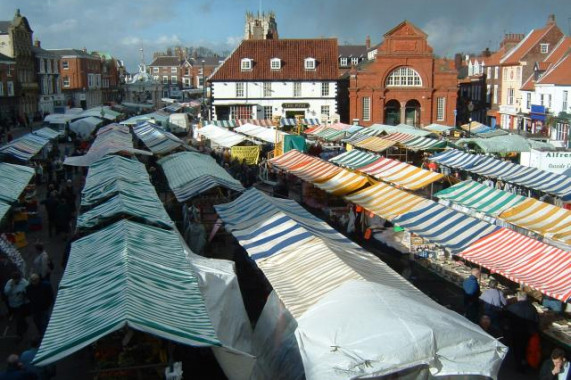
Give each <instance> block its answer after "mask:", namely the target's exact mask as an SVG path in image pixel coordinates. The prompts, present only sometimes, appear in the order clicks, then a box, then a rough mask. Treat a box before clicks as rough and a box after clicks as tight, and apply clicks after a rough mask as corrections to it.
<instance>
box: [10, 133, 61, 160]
mask: <svg viewBox="0 0 571 380" xmlns="http://www.w3.org/2000/svg"><path fill="white" fill-rule="evenodd" d="M49 142H50V140H49V139H47V138H45V137H42V136H38V135H35V134H33V133H28V134H25V135H24V136H22V137H20V138H17V139H16V140H13V141H11V142H9V143H8V144H6V145H4V146H2V147H0V155H3V154H6V155H8V156H12V157H14V158H16V159H18V160H21V161H29V160H30V159H31V158H32V157H34V156H35V155H36V154H38V153H39V151H40V150H42V148H43V147H44V146H46V145H47V143H49Z"/></svg>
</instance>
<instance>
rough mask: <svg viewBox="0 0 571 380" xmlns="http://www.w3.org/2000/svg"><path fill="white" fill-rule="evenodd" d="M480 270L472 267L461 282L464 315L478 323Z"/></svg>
mask: <svg viewBox="0 0 571 380" xmlns="http://www.w3.org/2000/svg"><path fill="white" fill-rule="evenodd" d="M479 280H480V270H479V269H478V268H473V269H472V272H471V274H470V276H469V277H468V278H467V279H465V280H464V282H463V283H462V289H463V290H464V308H465V312H464V316H466V318H468V319H469V320H470V321H472V322H474V323H478V312H479V308H480V307H479V301H478V299H479V297H480V283H479Z"/></svg>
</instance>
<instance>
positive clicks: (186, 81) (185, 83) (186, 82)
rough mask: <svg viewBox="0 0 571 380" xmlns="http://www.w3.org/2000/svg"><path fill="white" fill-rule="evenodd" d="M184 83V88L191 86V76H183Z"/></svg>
mask: <svg viewBox="0 0 571 380" xmlns="http://www.w3.org/2000/svg"><path fill="white" fill-rule="evenodd" d="M182 85H183V87H184V88H189V87H190V78H183V79H182Z"/></svg>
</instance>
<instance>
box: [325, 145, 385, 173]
mask: <svg viewBox="0 0 571 380" xmlns="http://www.w3.org/2000/svg"><path fill="white" fill-rule="evenodd" d="M378 159H379V156H378V155H376V154H372V153H368V152H363V151H362V150H357V149H353V150H350V151H348V152H345V153H341V154H340V155H338V156H335V157H333V158H332V159H330V160H329V161H330V162H333V163H334V164H336V165H339V166H344V167H347V168H351V169H356V168H360V167H361V166H365V165H369V164H371V163H373V162H375V161H377V160H378Z"/></svg>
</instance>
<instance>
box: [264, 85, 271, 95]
mask: <svg viewBox="0 0 571 380" xmlns="http://www.w3.org/2000/svg"><path fill="white" fill-rule="evenodd" d="M270 96H272V82H264V97H270Z"/></svg>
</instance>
